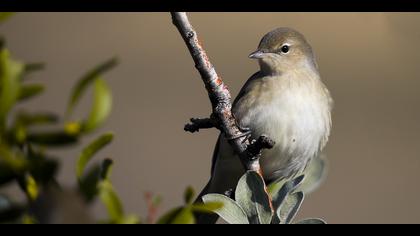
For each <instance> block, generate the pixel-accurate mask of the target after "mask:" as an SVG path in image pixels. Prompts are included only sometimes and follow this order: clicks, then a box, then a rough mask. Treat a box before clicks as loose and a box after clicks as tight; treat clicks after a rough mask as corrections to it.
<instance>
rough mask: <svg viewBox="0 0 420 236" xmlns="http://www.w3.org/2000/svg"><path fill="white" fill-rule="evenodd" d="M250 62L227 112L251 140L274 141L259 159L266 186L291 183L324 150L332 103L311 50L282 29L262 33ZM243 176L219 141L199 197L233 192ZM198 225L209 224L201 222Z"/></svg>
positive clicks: (291, 31)
mask: <svg viewBox="0 0 420 236" xmlns="http://www.w3.org/2000/svg"><path fill="white" fill-rule="evenodd" d="M249 57H250V58H252V59H256V60H258V63H259V67H260V70H259V71H258V72H256V73H255V74H253V75H252V76H251V77H250V78H249V79H248V80H247V81H246V83H245V85H244V86H243V87H242V89H241V90H240V92H239V94H238V96H237V97H236V99H235V100H234V102H233V105H232V112H233V114H234V116H235V118H236V120H237V122H238V125H239V127H242V128H244V129H249V131H250V134H251V138H253V139H257V138H258V137H259V136H261V135H266V136H268V137H270V138H271V139H272V140H273V141H275V145H274V147H273V148H272V149H268V150H263V151H262V154H261V158H260V165H261V169H262V174H263V177H264V179H265V181H266V182H267V183H270V182H272V181H274V180H278V179H281V178H291V177H293V176H294V175H296V174H298V173H300V172H302V171H303V170H304V169H305V167H306V166H307V164H308V163H309V161H310V160H311V159H312V158H314V157H316V156H317V155H318V154H319V153H320V152H321V150H322V149H323V148H324V147H325V145H326V143H327V141H328V137H329V135H330V129H331V109H332V105H333V100H332V98H331V96H330V92H329V91H328V89H327V88H326V86H325V85H324V83H323V82H322V81H321V77H320V74H319V70H318V65H317V63H316V60H315V56H314V52H313V51H312V48H311V46H310V45H309V43H308V42H307V40H306V39H305V37H304V36H303V35H302V34H301V33H299V32H297V31H296V30H294V29H291V28H285V27H282V28H277V29H275V30H273V31H271V32H269V33H267V34H266V35H264V37H263V38H262V39H261V41H260V43H259V45H258V49H257V50H256V51H254V52H253V53H251V54H250V55H249ZM244 172H245V170H244V168H243V166H242V164H241V162H240V160H239V157H238V156H237V155H235V153H234V151H233V149H232V148H231V146H230V144H229V143H228V140H227V139H226V138H225V137H224V135H219V138H218V141H217V144H216V147H215V150H214V154H213V163H212V171H211V178H210V181H209V182H208V184H207V186H206V187H205V189H204V190H203V191H202V193H201V194H200V197H201V196H203V195H205V194H207V193H221V194H223V193H225V192H226V191H228V190H233V189H234V188H235V186H236V184H237V182H238V181H239V178H240V177H241V176H242V175H243V174H244ZM215 220H217V218H214V217H213V218H212V220H211V221H215ZM198 223H213V222H209V217H206V216H200V217H199V219H198Z"/></svg>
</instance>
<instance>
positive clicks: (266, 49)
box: [249, 27, 317, 74]
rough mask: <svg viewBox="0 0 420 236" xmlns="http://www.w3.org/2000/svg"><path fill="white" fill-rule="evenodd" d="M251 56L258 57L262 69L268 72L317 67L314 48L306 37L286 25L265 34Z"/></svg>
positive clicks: (276, 72) (275, 72) (277, 72)
mask: <svg viewBox="0 0 420 236" xmlns="http://www.w3.org/2000/svg"><path fill="white" fill-rule="evenodd" d="M249 58H252V59H258V61H259V63H260V67H261V71H262V72H264V73H267V74H281V73H284V72H286V71H288V70H295V69H299V67H300V66H312V67H313V68H317V65H316V62H315V58H314V54H313V52H312V48H311V46H310V45H309V43H308V42H307V41H306V39H305V37H304V36H303V35H302V34H301V33H299V32H297V31H296V30H294V29H291V28H285V27H282V28H277V29H275V30H273V31H271V32H269V33H267V34H266V35H264V37H263V38H262V39H261V41H260V44H259V45H258V49H257V50H256V51H255V52H253V53H251V54H250V55H249Z"/></svg>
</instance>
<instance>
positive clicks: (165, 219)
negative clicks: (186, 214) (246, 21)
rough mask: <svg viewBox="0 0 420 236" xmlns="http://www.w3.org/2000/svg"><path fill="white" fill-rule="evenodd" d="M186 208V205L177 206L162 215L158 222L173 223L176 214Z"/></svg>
mask: <svg viewBox="0 0 420 236" xmlns="http://www.w3.org/2000/svg"><path fill="white" fill-rule="evenodd" d="M183 209H184V207H177V208H174V209H172V210H170V211H169V212H167V213H166V214H164V215H163V216H162V217H160V218H159V220H158V221H157V224H171V223H172V222H173V220H174V219H175V218H176V216H177V215H178V214H179V213H180V212H181V211H182V210H183Z"/></svg>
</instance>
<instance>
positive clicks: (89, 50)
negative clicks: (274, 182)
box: [0, 13, 420, 223]
mask: <svg viewBox="0 0 420 236" xmlns="http://www.w3.org/2000/svg"><path fill="white" fill-rule="evenodd" d="M189 16H190V20H191V21H192V23H193V25H194V27H195V28H196V30H197V31H198V33H199V37H200V38H201V40H202V41H203V44H204V47H205V49H206V50H207V52H208V55H209V57H210V59H211V61H212V62H213V64H214V65H215V67H216V70H217V71H218V73H219V74H220V75H221V76H222V77H223V78H224V80H225V82H226V83H227V85H228V86H229V88H230V89H231V92H232V94H233V95H234V96H236V94H237V93H238V91H239V90H240V88H241V86H242V84H243V83H244V82H245V81H246V79H248V77H249V76H250V75H251V74H253V73H254V72H255V71H256V70H257V69H258V67H257V64H256V63H255V61H252V60H250V59H248V58H247V55H248V54H249V53H250V52H251V51H253V50H254V49H256V47H257V45H258V42H259V40H260V38H261V37H262V36H263V35H264V34H265V33H266V32H268V31H270V30H272V29H274V28H276V27H279V26H288V27H293V28H295V29H297V30H299V31H300V32H302V33H303V34H304V35H305V36H306V38H307V39H308V41H309V42H310V43H311V44H312V47H313V48H314V51H315V53H316V56H317V60H318V64H319V66H320V71H321V75H322V78H323V80H324V82H325V84H326V85H327V87H328V88H329V89H330V91H331V94H332V96H333V98H334V100H335V107H334V110H333V115H332V116H333V129H332V134H331V137H330V142H329V143H328V145H327V148H326V151H325V152H326V154H327V156H328V159H329V173H328V176H327V179H326V181H325V182H324V184H323V185H322V186H321V188H319V189H318V190H317V191H316V192H315V193H313V194H311V195H309V196H307V198H306V200H305V202H304V204H303V207H302V210H301V212H300V213H299V216H298V218H305V217H322V218H324V219H326V220H327V222H329V223H420V204H418V202H417V201H418V199H419V198H420V189H419V187H418V180H419V179H420V171H419V170H420V156H419V153H420V145H419V144H420V142H419V141H420V136H419V133H420V124H419V123H418V122H419V120H420V109H419V104H420V93H419V89H420V79H419V76H420V69H419V61H420V45H419V42H420V14H414V13H413V14H411V13H389V14H388V13H386V14H385V13H191V14H190V15H189ZM0 33H1V34H2V35H4V36H5V37H6V39H7V45H8V48H9V49H10V50H11V52H12V53H13V55H14V57H15V58H19V59H22V60H24V61H27V62H38V61H41V62H45V63H47V68H46V70H45V71H43V72H41V73H37V74H36V75H35V76H34V78H33V79H34V80H37V81H40V82H43V83H45V84H46V85H47V88H48V90H47V91H46V93H45V94H44V95H42V96H41V97H38V98H36V99H34V100H33V101H30V102H27V103H26V104H24V107H25V108H26V109H28V110H55V111H59V112H62V113H64V112H65V106H66V105H67V98H68V95H69V94H70V90H71V88H72V86H73V84H74V83H75V82H76V80H77V79H78V78H80V76H82V75H83V74H84V73H85V72H86V71H87V70H89V69H90V68H92V67H93V66H95V65H96V64H98V63H99V62H102V61H104V60H105V59H108V58H110V57H112V56H118V58H119V59H120V61H121V63H120V65H118V66H117V67H116V68H115V69H114V70H112V71H111V72H109V73H107V74H106V75H105V78H106V79H107V81H108V82H109V84H110V85H111V87H112V90H113V95H114V108H113V112H112V115H111V117H110V119H109V120H108V122H107V124H106V125H105V126H104V127H103V128H102V131H108V130H109V131H113V132H114V133H115V134H116V139H115V141H114V142H113V143H112V145H110V146H109V147H108V148H106V149H105V150H103V151H101V153H100V154H99V155H98V157H100V158H98V160H100V159H101V158H103V157H111V158H113V159H114V160H115V166H114V169H113V176H112V180H113V182H114V185H115V188H116V190H117V191H118V193H119V194H120V196H121V198H122V200H123V202H124V205H125V208H126V211H127V213H136V214H140V215H145V214H146V203H145V201H144V193H145V192H152V193H155V194H159V195H161V196H162V197H163V199H164V200H163V203H162V208H161V210H160V212H164V211H166V210H167V209H169V208H172V207H175V206H177V205H179V204H181V203H182V193H183V191H184V189H185V187H187V186H188V185H191V186H193V187H194V188H195V189H196V190H197V191H200V190H201V188H202V187H203V186H204V185H205V184H206V182H207V180H208V178H209V174H210V163H211V156H212V152H213V148H214V144H215V140H216V137H217V135H218V131H217V130H215V129H212V130H203V131H202V132H199V133H196V134H190V133H186V132H184V131H183V126H184V124H185V123H186V122H187V121H188V120H189V118H190V117H206V116H208V115H209V113H210V109H211V108H210V103H209V100H208V98H207V94H206V92H205V90H204V88H203V84H202V82H201V80H200V77H199V74H198V73H197V71H196V70H195V68H194V64H193V62H192V59H191V57H190V56H189V53H188V51H187V49H186V47H185V45H184V42H183V41H182V39H181V37H180V35H179V33H178V32H177V30H176V28H175V27H174V26H173V25H172V23H171V19H170V15H169V13H19V14H17V15H15V16H14V17H12V18H11V19H10V20H9V21H8V22H6V23H4V24H2V25H1V26H0ZM86 100H89V99H86ZM88 108H89V104H82V106H81V108H80V109H79V110H78V112H80V114H85V113H86V112H85V110H86V109H88ZM94 137H95V135H93V136H92V139H93V138H94ZM85 141H86V142H88V141H90V140H85ZM81 148H82V146H81V147H80V148H79V149H77V148H76V149H74V148H72V149H71V150H70V149H69V150H68V151H62V152H60V154H61V155H62V156H63V159H62V161H63V162H62V164H63V165H62V166H61V174H60V180H61V181H62V182H64V183H65V184H66V185H68V186H74V185H75V184H76V178H75V174H74V163H75V161H76V158H77V156H78V153H79V151H80V149H81ZM3 191H4V190H3ZM7 191H8V192H9V193H10V194H14V192H16V191H14V189H13V188H11V189H8V190H7ZM92 211H93V212H94V214H95V215H96V216H97V217H98V218H101V217H102V216H105V215H106V211H105V209H104V208H103V206H102V205H101V204H96V205H94V206H93V207H92Z"/></svg>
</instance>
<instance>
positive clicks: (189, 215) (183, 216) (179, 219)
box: [171, 207, 195, 225]
mask: <svg viewBox="0 0 420 236" xmlns="http://www.w3.org/2000/svg"><path fill="white" fill-rule="evenodd" d="M171 224H178V225H179V224H184V225H185V224H188V225H191V224H195V218H194V214H193V212H192V210H191V207H184V208H183V209H182V210H181V211H180V212H179V214H177V215H176V217H175V218H174V219H173V221H172V222H171Z"/></svg>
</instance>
